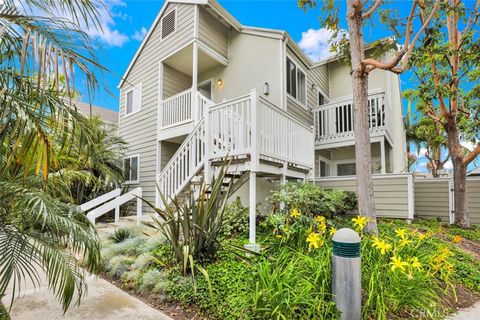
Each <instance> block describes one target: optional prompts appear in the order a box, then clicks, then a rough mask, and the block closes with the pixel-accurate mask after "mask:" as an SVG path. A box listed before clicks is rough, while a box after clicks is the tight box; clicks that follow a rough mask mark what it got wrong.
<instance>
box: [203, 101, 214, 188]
mask: <svg viewBox="0 0 480 320" xmlns="http://www.w3.org/2000/svg"><path fill="white" fill-rule="evenodd" d="M211 117H212V112H210V110H206V111H205V136H204V139H205V141H204V144H205V160H204V163H205V167H204V170H203V172H204V177H203V180H204V182H205V183H206V184H210V152H211V148H212V143H213V139H212V121H211V120H212V119H211Z"/></svg>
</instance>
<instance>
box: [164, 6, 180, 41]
mask: <svg viewBox="0 0 480 320" xmlns="http://www.w3.org/2000/svg"><path fill="white" fill-rule="evenodd" d="M172 11H175V24H174V27H173V31H172V32H171V33H170V34H169V35H168V36H166V37H165V38H162V34H163V18H165V16H168V15H169V14H170V13H172ZM177 18H178V16H177V7H175V8H173V9H172V10H170V11H168V12H167V13H165V14H164V15H163V16H162V18H161V19H160V41H165V40H167V39H168V38H170V37H171V36H172V35H174V34H175V33H177Z"/></svg>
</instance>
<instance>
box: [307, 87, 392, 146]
mask: <svg viewBox="0 0 480 320" xmlns="http://www.w3.org/2000/svg"><path fill="white" fill-rule="evenodd" d="M368 105H369V108H370V114H369V119H370V120H369V125H370V131H371V132H372V133H378V132H383V131H384V130H386V127H387V124H388V123H389V120H388V118H389V117H390V109H389V106H388V105H387V103H386V101H385V93H383V92H381V93H374V94H370V95H369V96H368ZM312 112H313V122H314V135H315V141H316V142H337V141H345V140H353V139H354V127H353V126H354V119H353V117H354V112H353V100H352V99H348V100H343V101H337V102H332V103H330V104H328V105H325V106H320V107H316V108H314V109H312Z"/></svg>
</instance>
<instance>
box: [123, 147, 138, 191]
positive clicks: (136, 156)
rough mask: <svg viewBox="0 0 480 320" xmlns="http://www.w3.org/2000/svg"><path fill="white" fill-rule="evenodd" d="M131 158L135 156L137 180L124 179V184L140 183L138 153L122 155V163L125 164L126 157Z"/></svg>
mask: <svg viewBox="0 0 480 320" xmlns="http://www.w3.org/2000/svg"><path fill="white" fill-rule="evenodd" d="M132 158H137V180H125V184H139V183H140V154H139V153H137V154H132V155H128V156H125V157H123V165H125V160H126V159H132ZM129 178H130V173H129Z"/></svg>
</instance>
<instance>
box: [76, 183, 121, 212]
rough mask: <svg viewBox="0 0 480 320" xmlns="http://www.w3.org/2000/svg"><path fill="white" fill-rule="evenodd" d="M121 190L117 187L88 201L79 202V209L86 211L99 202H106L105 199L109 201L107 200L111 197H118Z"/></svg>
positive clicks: (99, 203)
mask: <svg viewBox="0 0 480 320" xmlns="http://www.w3.org/2000/svg"><path fill="white" fill-rule="evenodd" d="M121 192H122V189H120V188H117V189H115V190H112V191H110V192H108V193H105V194H103V195H101V196H99V197H97V198H95V199H92V200H90V201H88V202H85V203H83V204H81V205H80V210H82V211H88V210H90V209H92V208H95V207H97V206H99V205H101V204H102V203H104V202H107V201H109V200H112V199H113V198H116V197H118V196H119V195H120V193H121Z"/></svg>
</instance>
